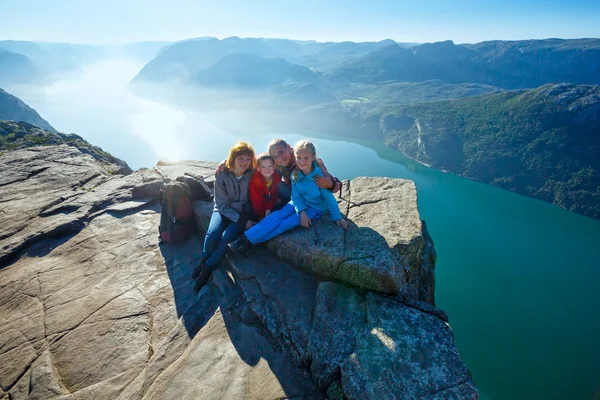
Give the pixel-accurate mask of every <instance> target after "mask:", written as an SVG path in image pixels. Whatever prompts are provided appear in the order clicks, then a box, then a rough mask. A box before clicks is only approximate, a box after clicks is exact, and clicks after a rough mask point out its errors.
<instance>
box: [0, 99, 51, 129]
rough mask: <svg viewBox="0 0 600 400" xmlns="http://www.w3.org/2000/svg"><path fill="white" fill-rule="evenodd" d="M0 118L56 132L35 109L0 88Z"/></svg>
mask: <svg viewBox="0 0 600 400" xmlns="http://www.w3.org/2000/svg"><path fill="white" fill-rule="evenodd" d="M0 120H7V121H17V122H19V121H24V122H28V123H30V124H32V125H35V126H38V127H40V128H42V129H45V130H47V131H49V132H56V129H54V128H53V127H52V126H51V125H50V124H49V123H48V121H46V120H45V119H44V118H42V117H41V116H40V115H39V114H38V113H37V111H35V110H34V109H33V108H31V107H29V106H28V105H27V104H25V103H23V102H22V101H21V100H20V99H19V98H18V97H16V96H13V95H12V94H10V93H7V92H5V91H4V90H2V89H0Z"/></svg>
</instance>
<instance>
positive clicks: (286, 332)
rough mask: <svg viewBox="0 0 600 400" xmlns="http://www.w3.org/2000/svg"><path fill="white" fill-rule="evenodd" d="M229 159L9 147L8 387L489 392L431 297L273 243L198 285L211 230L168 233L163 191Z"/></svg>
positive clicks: (1, 366)
mask: <svg viewBox="0 0 600 400" xmlns="http://www.w3.org/2000/svg"><path fill="white" fill-rule="evenodd" d="M214 167H215V166H214V164H210V163H186V164H171V165H167V164H165V163H161V164H159V165H157V167H156V168H153V169H142V170H139V171H136V172H134V173H132V174H129V175H119V174H111V173H108V172H107V170H106V168H105V167H103V166H102V165H101V164H99V163H98V162H97V161H95V160H94V159H93V158H92V157H91V156H89V155H86V154H83V153H81V152H80V151H78V150H77V149H76V148H73V147H70V146H66V145H61V146H51V147H45V148H39V147H32V148H27V149H21V150H16V151H12V152H8V153H5V154H4V155H2V156H0V176H1V177H2V181H1V182H0V201H1V204H2V211H1V212H0V318H1V319H2V321H3V324H2V325H0V389H1V391H0V398H32V399H34V398H40V399H41V398H60V399H141V398H147V399H153V398H231V399H234V398H235V399H238V398H248V399H265V398H266V399H269V398H270V399H279V398H298V399H299V398H311V399H319V398H350V399H353V398H355V399H366V398H408V399H410V398H415V399H416V398H432V399H433V398H459V399H474V398H477V390H476V389H475V387H474V386H473V383H472V381H471V378H470V374H469V372H468V370H467V368H466V367H465V366H464V364H463V363H462V361H461V359H460V356H459V354H458V352H457V350H456V347H455V346H454V343H453V338H452V332H451V330H450V328H449V326H448V324H447V323H446V321H447V318H446V317H445V314H444V313H443V312H442V311H441V310H438V309H436V308H434V307H433V306H432V305H431V304H430V303H431V302H429V303H428V302H426V301H420V300H414V299H413V298H408V297H405V296H403V295H396V294H393V295H392V294H390V295H384V294H380V293H379V292H375V291H372V290H365V289H360V288H357V287H353V286H352V287H351V286H348V285H347V284H344V283H340V282H336V281H331V280H322V278H319V277H318V276H315V275H313V274H312V273H309V272H307V270H303V269H301V268H296V267H294V266H292V265H291V264H290V263H288V262H286V261H284V260H281V259H279V258H277V257H276V256H275V255H274V254H273V253H271V252H269V251H268V250H267V249H266V248H264V247H263V248H259V249H257V251H256V252H255V253H254V254H253V255H252V256H251V257H249V258H247V259H245V260H240V259H237V258H235V257H231V258H230V259H229V260H228V262H226V263H225V265H223V267H222V268H220V269H219V270H217V271H216V272H215V273H214V274H213V276H212V277H211V280H210V282H209V284H208V285H207V286H205V288H203V290H202V291H200V293H198V294H196V293H194V291H193V290H192V285H191V283H192V282H191V280H190V278H189V275H190V273H191V271H192V269H193V268H194V267H195V265H196V264H197V263H198V261H199V258H200V250H199V249H200V246H201V244H200V243H201V239H202V236H201V234H199V235H198V236H194V237H192V238H190V240H188V241H187V242H186V243H184V244H180V245H161V244H159V243H158V236H157V226H158V220H159V211H160V209H159V205H158V204H157V202H156V195H157V193H158V188H159V187H160V185H161V183H162V182H164V181H165V180H166V179H169V178H174V177H175V176H177V175H181V173H182V172H192V173H196V174H200V175H205V176H206V175H211V174H212V172H213V171H214ZM208 181H209V183H210V181H211V179H208ZM369 182H371V181H370V180H369V179H368V178H361V179H359V180H355V181H352V182H350V183H349V184H348V185H347V187H346V190H348V188H349V189H350V192H349V193H348V192H345V193H346V194H344V195H343V196H342V197H345V198H346V199H348V198H349V199H350V200H353V201H355V203H357V204H356V205H353V206H350V205H349V206H348V210H346V213H347V214H348V215H349V218H350V220H351V221H352V220H353V218H354V219H356V220H357V221H360V217H359V211H360V208H361V207H362V208H363V209H364V208H368V207H369V206H373V205H376V204H377V203H371V204H367V203H361V201H362V200H361V199H363V198H361V197H360V195H357V193H360V191H361V188H363V187H365V188H366V187H368V186H364V185H368V184H369ZM390 185H391V186H390V193H400V192H395V191H397V190H401V189H400V188H399V187H404V190H406V191H407V193H408V192H410V189H409V187H410V183H409V182H404V181H402V182H398V186H399V187H395V186H394V185H393V182H391V183H390ZM407 188H408V189H407ZM363 196H366V194H363ZM406 199H408V201H412V200H410V196H408V197H406ZM391 200H392V201H393V199H391ZM340 201H344V200H340ZM382 203H384V202H382ZM348 204H349V203H348ZM196 208H197V209H199V210H205V211H206V210H210V208H211V204H207V203H201V202H200V203H199V204H197V205H196ZM353 208H354V209H355V210H354V211H352V209H353ZM411 208H414V212H417V211H416V204H415V205H412V206H411V205H407V206H406V209H407V210H410V209H411ZM353 213H355V214H353ZM367 218H368V217H365V219H364V220H363V222H361V224H366V221H367ZM413 221H415V222H414V223H415V226H413V227H411V228H410V229H408V228H407V229H408V230H409V231H411V232H413V233H414V235H415V237H419V235H421V236H420V237H421V238H422V239H420V240H422V241H423V243H424V245H423V247H422V250H421V254H422V255H423V254H429V256H430V257H433V256H432V254H433V244H432V242H431V240H430V238H428V236H427V235H426V233H425V234H424V233H423V232H426V230H423V226H422V225H419V224H418V223H417V222H416V221H418V213H417V215H415V216H414V218H413ZM419 222H420V221H419ZM325 223H331V222H330V221H326V220H323V221H321V227H324V224H325ZM315 225H316V224H315ZM359 225H360V224H359V223H356V226H351V228H350V230H349V232H348V234H351V232H352V230H356V231H358V230H359V229H361V226H359ZM401 225H402V223H401V221H400V222H399V223H398V224H397V225H394V227H397V226H401ZM312 229H313V230H316V229H318V228H317V226H314V228H312ZM402 229H404V228H402ZM420 229H421V230H420ZM292 234H293V233H292ZM383 237H384V238H385V240H386V241H390V240H391V238H393V237H394V235H391V234H390V235H388V234H387V233H385V234H383ZM398 237H402V235H400V236H398ZM417 241H418V240H417ZM401 245H402V243H401V241H400V240H398V241H397V243H396V249H400V247H401ZM389 247H390V250H389V251H390V252H392V251H394V250H393V249H392V248H393V246H392V242H390V243H389ZM389 257H392V256H391V255H390V256H389ZM430 261H431V263H430V266H431V268H433V258H430ZM398 265H401V264H398ZM422 265H424V264H422ZM367 266H368V263H367ZM420 273H425V275H427V274H430V275H431V277H432V276H433V270H430V271H420ZM329 279H336V280H339V281H343V279H338V278H337V277H333V278H329ZM431 285H432V284H431ZM357 286H360V285H357ZM411 288H412V287H411ZM430 289H431V290H433V288H432V287H431V286H430ZM400 292H402V290H400ZM409 292H410V291H409ZM409 292H407V293H409ZM413 292H414V290H413ZM417 292H419V290H417ZM410 293H412V292H410ZM419 293H420V292H419ZM429 295H430V296H432V295H433V291H431V293H430V294H427V295H423V296H424V297H427V296H429ZM417 297H418V298H422V297H420V295H419V296H417ZM424 297H423V298H424ZM9 396H10V397H9Z"/></svg>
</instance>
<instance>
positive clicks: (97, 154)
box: [0, 121, 131, 174]
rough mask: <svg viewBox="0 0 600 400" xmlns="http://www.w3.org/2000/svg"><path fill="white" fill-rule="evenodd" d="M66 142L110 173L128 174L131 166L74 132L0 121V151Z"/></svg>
mask: <svg viewBox="0 0 600 400" xmlns="http://www.w3.org/2000/svg"><path fill="white" fill-rule="evenodd" d="M59 144H66V145H69V146H73V147H75V148H77V149H78V150H79V151H80V152H82V153H85V154H89V155H91V156H92V157H94V159H96V160H98V161H99V162H100V163H101V164H102V166H103V168H104V169H105V170H106V171H107V172H108V173H110V174H129V173H131V168H129V165H127V163H126V162H125V161H123V160H120V159H118V158H116V157H114V156H112V155H111V154H109V153H107V152H106V151H104V150H102V149H101V148H100V147H98V146H94V145H92V144H90V143H89V142H87V141H86V140H84V139H83V138H82V137H81V136H79V135H76V134H74V133H68V134H65V133H60V132H54V131H47V130H45V129H42V128H39V127H37V126H34V125H32V124H30V123H28V122H12V121H0V153H2V152H3V151H7V150H16V149H22V148H25V147H35V146H53V145H59Z"/></svg>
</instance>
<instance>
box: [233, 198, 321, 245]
mask: <svg viewBox="0 0 600 400" xmlns="http://www.w3.org/2000/svg"><path fill="white" fill-rule="evenodd" d="M304 211H305V212H306V215H307V216H308V218H310V220H311V221H313V220H315V219H318V218H320V217H321V215H322V213H320V212H319V211H317V210H315V209H314V208H310V207H309V208H307V209H306V210H304ZM297 226H300V215H298V214H296V210H295V209H294V206H293V205H292V204H291V203H288V204H286V205H285V206H284V207H283V208H282V209H281V210H279V211H275V212H273V213H271V214H269V215H268V216H267V217H265V219H263V220H262V221H260V222H259V223H258V224H256V225H254V226H253V227H252V228H250V229H248V230H247V231H246V232H245V234H246V237H247V238H248V240H249V241H250V243H252V244H257V243H262V242H266V241H267V240H269V239H271V238H274V237H275V236H277V235H280V234H282V233H283V232H285V231H289V230H290V229H294V228H295V227H297Z"/></svg>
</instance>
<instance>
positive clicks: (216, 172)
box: [215, 161, 225, 176]
mask: <svg viewBox="0 0 600 400" xmlns="http://www.w3.org/2000/svg"><path fill="white" fill-rule="evenodd" d="M223 171H225V161H222V162H221V164H219V166H218V167H217V169H216V170H215V176H219V174H220V173H221V172H223Z"/></svg>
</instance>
